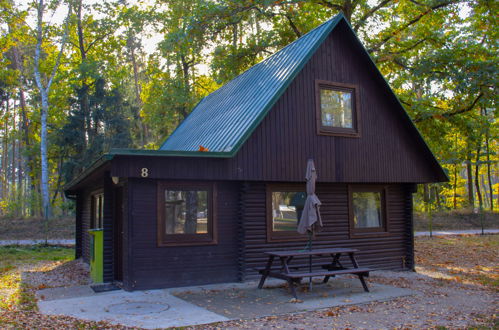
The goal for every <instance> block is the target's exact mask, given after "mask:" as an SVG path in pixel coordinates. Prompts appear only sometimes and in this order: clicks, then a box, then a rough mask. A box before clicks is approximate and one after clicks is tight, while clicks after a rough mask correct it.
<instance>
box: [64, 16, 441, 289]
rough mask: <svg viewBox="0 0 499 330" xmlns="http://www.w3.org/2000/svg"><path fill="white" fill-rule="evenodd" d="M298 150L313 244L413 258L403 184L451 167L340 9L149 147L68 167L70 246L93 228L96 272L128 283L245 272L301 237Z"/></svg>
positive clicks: (82, 247) (373, 262)
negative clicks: (308, 185)
mask: <svg viewBox="0 0 499 330" xmlns="http://www.w3.org/2000/svg"><path fill="white" fill-rule="evenodd" d="M200 148H201V149H204V150H205V151H199V149H200ZM308 159H313V160H314V161H315V166H316V169H317V173H318V180H317V189H316V190H317V191H316V192H317V196H318V197H319V199H320V200H321V202H322V206H321V209H320V210H321V215H322V221H323V224H324V228H323V230H322V232H320V233H318V234H317V235H316V236H315V237H314V243H313V244H314V247H317V248H320V247H354V248H357V249H359V250H360V252H359V254H358V261H359V263H360V264H361V265H362V266H367V267H371V268H374V269H393V270H402V269H407V270H410V269H413V267H414V244H413V218H412V213H413V206H412V194H413V193H414V192H415V191H416V184H418V183H428V182H441V181H446V180H447V176H446V174H445V173H444V171H443V170H442V168H441V167H440V165H439V164H438V162H437V160H436V159H435V157H434V156H433V154H432V153H431V151H430V149H429V148H428V146H427V145H426V144H425V142H424V141H423V139H422V137H421V135H420V134H419V132H418V131H417V129H416V128H415V126H414V125H413V123H412V122H411V120H410V118H409V116H408V115H407V113H406V112H405V111H404V109H403V107H402V106H401V104H400V103H399V101H398V100H397V98H396V96H395V95H394V93H393V91H392V90H391V89H390V87H389V86H388V84H387V82H386V81H385V79H384V78H383V76H382V75H381V73H380V72H379V71H378V69H377V68H376V66H375V64H374V63H373V61H372V59H371V58H370V57H369V55H368V53H367V51H366V50H365V48H364V47H363V45H362V44H361V42H360V41H359V39H358V38H357V37H356V35H355V33H354V32H353V31H352V29H351V27H350V25H349V24H348V22H347V21H346V19H345V18H344V17H343V15H341V14H340V15H338V16H336V17H334V18H333V19H331V20H329V21H327V22H325V23H324V24H322V25H320V26H318V27H317V28H315V29H314V30H312V31H310V32H309V33H307V34H305V35H303V36H302V37H301V38H299V39H297V40H296V41H295V42H293V43H291V44H289V45H288V46H286V47H285V48H283V49H281V50H280V51H278V52H277V53H275V54H274V55H272V56H270V57H269V58H267V59H265V60H264V61H262V62H260V63H259V64H256V65H255V66H253V67H251V68H250V69H248V70H247V71H246V72H244V73H242V74H241V75H240V76H238V77H236V78H235V79H233V80H232V81H230V82H228V83H227V84H226V85H224V86H222V87H221V88H219V89H218V90H216V91H215V92H213V93H212V94H210V95H208V96H207V97H205V98H204V99H203V100H201V102H200V103H199V104H198V105H197V106H196V107H195V108H194V109H193V111H192V113H191V114H190V115H189V116H188V117H187V118H186V119H185V120H184V121H183V122H182V123H181V124H180V125H179V127H178V128H177V129H176V130H175V131H174V132H173V134H172V135H171V136H170V137H169V138H168V139H167V140H166V141H165V142H164V144H163V145H162V146H161V148H160V149H159V150H129V149H127V150H111V151H110V152H109V153H108V154H105V155H103V156H102V157H101V158H100V159H99V160H98V161H97V162H96V163H94V164H93V165H92V166H91V167H90V168H89V169H88V170H86V171H85V172H84V173H82V174H81V175H80V176H79V177H78V178H76V179H75V180H74V181H73V182H72V183H71V184H70V185H69V186H68V188H67V190H66V194H67V196H69V197H71V198H74V199H75V200H76V256H77V257H83V258H84V260H87V261H89V260H90V259H91V258H92V257H94V256H92V253H91V252H92V251H90V243H91V242H90V235H89V233H88V231H89V229H92V228H96V227H101V228H102V230H103V251H102V258H103V278H102V280H103V281H104V282H114V281H116V282H121V283H122V285H123V288H124V289H126V290H136V289H152V288H164V287H175V286H187V285H198V284H207V283H216V282H234V281H244V280H247V279H251V278H254V277H256V276H257V272H256V271H255V270H254V267H257V266H262V265H263V263H264V262H265V260H266V257H265V256H264V254H263V252H264V251H269V250H278V249H290V248H296V249H302V248H303V247H304V246H305V245H306V243H307V237H306V235H305V236H302V235H299V234H298V233H297V232H296V226H297V222H298V218H299V213H300V203H301V202H300V200H301V198H302V194H303V192H304V191H305V178H304V176H305V170H306V165H307V160H308Z"/></svg>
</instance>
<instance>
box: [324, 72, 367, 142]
mask: <svg viewBox="0 0 499 330" xmlns="http://www.w3.org/2000/svg"><path fill="white" fill-rule="evenodd" d="M356 90H357V87H356V86H355V85H347V84H340V83H333V82H328V81H322V80H317V81H316V104H317V131H318V134H323V135H338V136H350V137H358V136H359V129H358V122H359V114H358V104H359V102H358V94H357V91H356Z"/></svg>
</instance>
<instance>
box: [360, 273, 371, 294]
mask: <svg viewBox="0 0 499 330" xmlns="http://www.w3.org/2000/svg"><path fill="white" fill-rule="evenodd" d="M358 276H359V280H360V283H362V286H363V287H364V291H366V292H369V288H368V287H367V284H366V280H365V279H364V275H363V274H359V275H358Z"/></svg>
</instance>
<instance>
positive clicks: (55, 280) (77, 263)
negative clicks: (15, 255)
mask: <svg viewBox="0 0 499 330" xmlns="http://www.w3.org/2000/svg"><path fill="white" fill-rule="evenodd" d="M22 281H23V282H24V283H26V284H28V285H29V286H31V287H34V288H38V289H42V288H54V287H61V286H76V285H85V284H90V283H91V280H90V277H89V267H88V265H87V264H86V263H84V262H83V261H82V260H81V259H77V260H72V261H68V262H59V263H54V262H48V263H44V264H41V265H40V267H39V268H37V269H36V271H24V272H23V273H22Z"/></svg>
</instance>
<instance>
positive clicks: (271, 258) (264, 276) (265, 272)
mask: <svg viewBox="0 0 499 330" xmlns="http://www.w3.org/2000/svg"><path fill="white" fill-rule="evenodd" d="M272 262H274V256H269V260H268V261H267V266H266V267H265V269H264V270H263V271H262V277H261V278H260V283H258V288H259V289H261V288H263V284H264V283H265V280H266V279H267V276H269V272H270V268H271V267H272Z"/></svg>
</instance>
